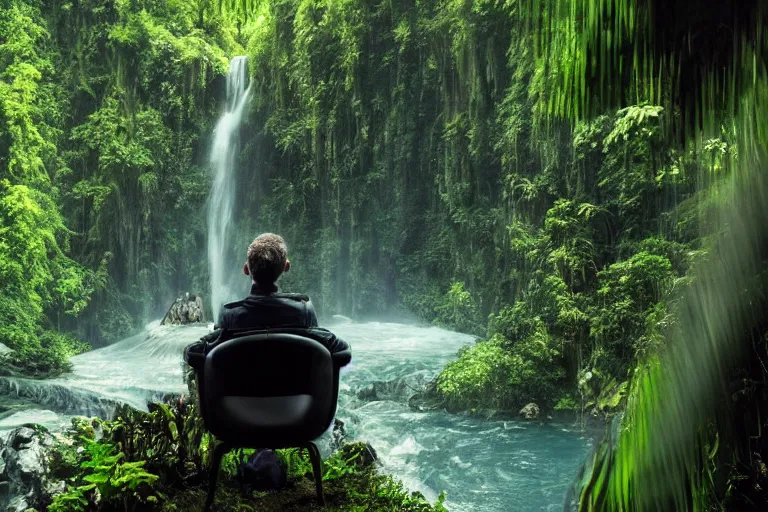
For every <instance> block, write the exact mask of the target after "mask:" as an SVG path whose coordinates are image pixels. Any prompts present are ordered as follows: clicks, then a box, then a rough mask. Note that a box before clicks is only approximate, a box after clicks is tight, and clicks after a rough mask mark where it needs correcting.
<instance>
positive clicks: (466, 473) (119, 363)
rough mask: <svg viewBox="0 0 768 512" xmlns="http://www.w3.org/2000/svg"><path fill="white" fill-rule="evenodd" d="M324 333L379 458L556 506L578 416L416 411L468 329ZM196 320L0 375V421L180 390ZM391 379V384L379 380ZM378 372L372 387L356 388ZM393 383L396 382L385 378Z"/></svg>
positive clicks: (364, 326)
mask: <svg viewBox="0 0 768 512" xmlns="http://www.w3.org/2000/svg"><path fill="white" fill-rule="evenodd" d="M333 330H334V332H336V333H337V334H338V335H339V336H340V337H342V338H344V339H345V340H347V341H349V343H350V344H351V345H352V351H353V361H352V363H351V364H350V365H349V366H348V367H347V368H345V369H344V370H343V371H342V376H341V380H342V383H341V389H340V396H339V411H338V414H337V417H338V418H339V419H341V420H342V421H344V423H345V425H346V429H347V433H348V435H349V436H350V437H352V438H354V439H360V440H365V441H368V442H370V443H371V444H372V445H373V447H374V448H375V449H376V451H377V453H378V454H379V457H380V460H381V463H382V465H383V469H384V471H386V472H389V473H392V474H394V475H395V476H397V477H398V478H400V479H401V480H402V481H403V482H404V483H405V484H406V485H407V486H408V487H409V488H410V489H412V490H418V491H420V492H422V493H423V494H424V495H425V496H427V497H428V498H429V499H430V500H434V499H436V497H437V495H438V494H439V492H440V491H442V490H445V491H446V493H447V497H448V500H447V503H446V504H447V506H448V508H449V510H451V511H452V512H470V511H472V512H507V511H529V510H530V511H540V510H547V511H550V510H551V511H555V510H557V511H559V510H562V509H563V502H564V499H565V495H566V491H567V488H568V486H569V485H570V483H571V482H572V481H573V478H574V475H575V474H576V471H577V469H578V467H579V465H580V464H581V462H582V461H583V460H584V456H585V454H586V453H587V451H588V449H589V447H590V445H591V443H592V441H591V439H590V436H589V435H587V434H586V433H584V432H582V431H581V430H580V429H579V428H578V427H577V426H574V425H569V424H556V423H549V424H540V423H529V422H519V421H501V420H493V421H489V420H482V419H477V418H471V417H468V416H464V415H451V414H447V413H443V412H424V413H421V412H414V411H412V410H411V409H410V408H409V407H408V405H407V399H408V396H409V395H410V394H412V392H413V390H416V389H418V388H419V387H420V386H421V385H423V384H424V383H425V382H427V381H428V380H429V379H431V378H433V377H434V376H435V375H436V374H437V372H438V371H439V370H440V368H442V366H444V365H445V364H446V363H447V362H448V361H450V360H451V359H452V358H454V357H455V355H456V351H457V350H458V349H459V348H460V347H462V346H463V345H466V344H468V343H472V341H473V339H472V337H470V336H467V335H464V334H459V333H455V332H451V331H447V330H443V329H439V328H437V327H416V326H410V325H403V324H394V323H379V322H370V323H346V324H340V325H335V326H333ZM206 332H208V328H207V327H205V326H184V327H175V326H160V325H159V323H158V322H154V323H152V324H150V325H148V326H147V329H146V330H145V332H143V333H141V334H138V335H136V336H132V337H130V338H127V339H125V340H123V341H121V342H118V343H116V344H114V345H111V346H109V347H106V348H102V349H98V350H94V351H91V352H88V353H85V354H81V355H79V356H75V357H73V358H72V360H71V361H72V364H73V372H72V373H71V374H69V375H66V376H64V377H60V378H57V379H51V380H47V381H30V380H27V379H12V378H1V379H0V396H3V399H2V402H3V404H0V405H3V409H4V410H5V412H3V413H0V430H8V429H11V428H14V427H15V426H18V425H21V424H23V423H27V422H35V423H41V424H43V425H45V426H47V427H48V428H50V429H52V430H60V429H63V428H65V427H66V426H68V425H69V423H70V419H71V417H72V416H74V415H89V416H90V415H99V416H109V415H110V414H111V412H112V411H113V410H114V406H115V404H116V403H128V404H131V405H133V406H134V407H137V408H141V409H146V403H147V401H148V400H153V399H158V398H161V397H162V396H163V395H165V394H167V393H180V392H185V391H186V387H185V385H184V383H183V380H182V363H181V351H182V349H183V347H184V346H185V345H186V344H188V343H190V342H191V341H193V340H195V339H197V338H199V337H200V336H201V335H202V334H204V333H206ZM386 381H390V385H386V384H385V385H381V384H380V383H382V382H386ZM374 383H377V384H376V385H377V386H378V387H377V391H378V393H377V395H378V396H377V397H375V398H376V399H375V400H372V399H371V397H369V398H367V399H366V400H362V399H360V398H358V396H357V395H358V394H359V393H358V392H359V391H360V390H361V389H365V388H367V387H370V386H372V385H374ZM393 384H394V385H393Z"/></svg>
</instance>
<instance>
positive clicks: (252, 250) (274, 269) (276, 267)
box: [243, 233, 291, 286]
mask: <svg viewBox="0 0 768 512" xmlns="http://www.w3.org/2000/svg"><path fill="white" fill-rule="evenodd" d="M290 268H291V262H290V261H289V260H288V248H287V247H286V246H285V240H283V237H281V236H278V235H275V234H273V233H264V234H261V235H259V236H257V237H256V238H255V239H254V241H253V242H251V245H249V246H248V256H247V259H246V261H245V265H243V273H245V275H249V276H251V279H253V281H254V282H255V283H258V284H259V285H261V286H270V285H272V284H274V283H275V281H277V279H278V278H279V277H280V275H281V274H282V273H283V272H287V271H288V270H289V269H290Z"/></svg>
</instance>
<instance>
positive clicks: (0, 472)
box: [0, 427, 65, 512]
mask: <svg viewBox="0 0 768 512" xmlns="http://www.w3.org/2000/svg"><path fill="white" fill-rule="evenodd" d="M57 444H58V441H57V440H56V438H55V437H54V436H53V435H51V434H50V433H49V432H48V431H47V430H46V429H44V428H42V427H20V428H17V429H15V430H12V431H11V432H10V433H9V434H8V435H7V437H5V439H0V458H1V459H2V464H0V510H2V511H6V510H7V511H9V512H24V511H26V510H28V509H32V510H44V509H45V505H46V504H47V503H50V501H51V500H52V499H53V496H55V495H56V494H59V493H61V492H63V491H64V488H65V483H64V482H63V481H60V480H58V479H56V478H54V477H53V476H52V475H51V471H50V462H49V454H50V452H51V450H52V449H53V448H54V447H55V446H56V445H57Z"/></svg>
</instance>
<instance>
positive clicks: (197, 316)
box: [161, 293, 205, 325]
mask: <svg viewBox="0 0 768 512" xmlns="http://www.w3.org/2000/svg"><path fill="white" fill-rule="evenodd" d="M196 322H205V306H204V305H203V298H202V297H201V296H200V295H190V294H189V293H185V294H184V295H182V296H181V297H179V298H177V299H176V300H175V301H174V303H173V304H171V307H170V308H169V309H168V312H167V313H166V314H165V317H164V318H163V321H162V322H161V324H163V325H167V324H173V325H185V324H193V323H196Z"/></svg>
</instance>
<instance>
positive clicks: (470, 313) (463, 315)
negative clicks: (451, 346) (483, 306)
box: [434, 281, 479, 333]
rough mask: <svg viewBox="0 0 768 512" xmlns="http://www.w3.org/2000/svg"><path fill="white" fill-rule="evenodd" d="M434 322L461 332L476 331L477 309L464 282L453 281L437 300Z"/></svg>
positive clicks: (477, 328)
mask: <svg viewBox="0 0 768 512" xmlns="http://www.w3.org/2000/svg"><path fill="white" fill-rule="evenodd" d="M434 308H435V315H436V318H435V322H437V323H438V324H440V325H445V326H447V327H450V328H452V329H455V330H457V331H461V332H469V333H473V332H477V331H478V330H479V325H478V322H477V317H478V311H477V304H475V301H474V299H473V298H472V294H471V293H470V292H469V291H468V290H466V289H465V288H464V283H462V282H460V281H456V282H454V283H453V284H452V285H451V287H450V289H449V290H448V292H447V293H446V294H445V295H444V296H443V297H442V298H441V299H440V300H439V301H438V302H437V304H436V305H435V306H434Z"/></svg>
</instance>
